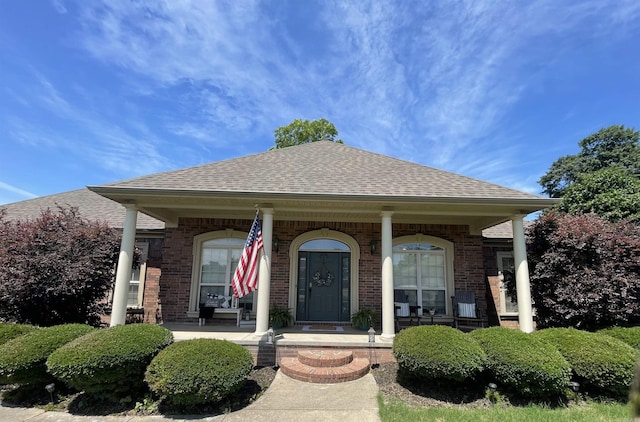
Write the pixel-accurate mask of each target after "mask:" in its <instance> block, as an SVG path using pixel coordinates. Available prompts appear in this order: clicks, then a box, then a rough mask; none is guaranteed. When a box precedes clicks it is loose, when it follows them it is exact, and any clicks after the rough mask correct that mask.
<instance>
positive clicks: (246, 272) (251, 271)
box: [231, 214, 263, 298]
mask: <svg viewBox="0 0 640 422" xmlns="http://www.w3.org/2000/svg"><path fill="white" fill-rule="evenodd" d="M262 247H263V245H262V228H261V227H260V220H259V219H258V214H256V218H254V219H253V224H252V225H251V230H250V231H249V237H247V243H245V245H244V250H243V251H242V256H241V257H240V261H239V262H238V266H237V267H236V271H235V272H234V273H233V281H232V282H231V285H232V286H233V293H234V294H235V296H236V297H237V298H241V297H242V296H245V295H247V294H249V293H251V292H252V291H254V290H256V289H257V288H258V256H259V254H260V249H262Z"/></svg>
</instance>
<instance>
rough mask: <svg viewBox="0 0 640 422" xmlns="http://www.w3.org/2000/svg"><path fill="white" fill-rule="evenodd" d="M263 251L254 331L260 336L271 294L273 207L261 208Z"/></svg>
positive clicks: (265, 322) (265, 328)
mask: <svg viewBox="0 0 640 422" xmlns="http://www.w3.org/2000/svg"><path fill="white" fill-rule="evenodd" d="M261 210H262V242H263V244H264V248H263V250H262V251H263V253H262V254H261V256H260V267H259V270H258V290H257V291H256V293H257V294H258V304H257V309H256V332H255V335H257V336H262V335H264V334H265V333H266V332H267V330H268V329H269V300H270V294H271V248H272V242H271V239H272V238H273V208H262V209H261Z"/></svg>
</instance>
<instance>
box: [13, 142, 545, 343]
mask: <svg viewBox="0 0 640 422" xmlns="http://www.w3.org/2000/svg"><path fill="white" fill-rule="evenodd" d="M96 194H97V195H96ZM67 195H69V197H68V198H65V199H68V201H69V202H68V203H70V204H73V199H74V198H73V197H72V196H73V195H78V196H77V198H81V199H82V200H83V201H85V200H87V199H88V196H87V195H91V197H93V198H100V199H99V202H100V203H102V204H103V205H101V206H102V207H107V205H106V204H108V207H109V209H110V211H109V212H107V211H104V212H103V213H102V215H104V216H108V217H113V221H114V222H115V221H118V223H119V224H120V225H119V227H122V229H123V242H122V252H121V254H120V262H119V265H118V268H119V270H118V273H117V275H116V288H115V292H114V298H113V313H112V319H111V323H112V324H119V323H123V322H124V319H125V315H126V309H127V305H128V304H129V305H131V304H133V303H134V302H136V300H137V303H138V304H139V305H140V306H143V307H144V308H145V312H146V313H147V315H146V317H145V318H146V319H148V320H149V321H151V322H153V321H155V318H156V314H157V315H158V318H162V320H163V321H164V322H194V323H195V322H196V321H197V319H198V316H199V309H200V307H201V306H202V304H203V303H204V302H205V301H206V298H207V295H208V294H216V295H222V296H231V295H232V290H231V286H230V280H231V275H232V273H233V270H234V268H235V265H236V263H237V261H238V258H239V256H240V254H241V252H242V249H243V246H244V243H245V240H246V238H247V234H248V231H249V229H250V226H251V223H252V220H253V218H254V216H255V215H256V212H258V213H259V216H260V220H261V222H262V234H263V239H264V245H265V248H264V254H263V255H262V257H261V260H260V263H259V281H258V290H257V292H254V293H252V294H250V295H248V296H245V297H243V298H241V299H240V300H239V305H240V306H241V307H242V308H243V309H245V310H247V311H248V312H250V314H251V317H252V318H255V321H256V329H255V333H256V334H257V335H262V334H264V333H265V332H266V331H267V328H268V323H269V321H268V310H269V306H270V305H272V304H280V305H283V306H286V307H289V308H291V309H292V311H293V314H294V317H295V320H296V321H297V322H313V323H325V322H331V323H338V324H340V323H343V324H348V323H349V320H350V315H351V314H352V313H353V312H355V311H356V310H358V309H360V308H365V307H366V308H371V309H374V310H375V311H376V313H377V314H378V315H380V316H381V321H382V338H385V339H391V338H393V336H394V334H395V324H394V317H395V313H396V310H395V305H394V293H395V291H397V290H401V291H403V294H405V295H406V297H408V300H409V302H410V304H412V305H414V306H415V305H418V306H422V308H423V309H434V310H435V313H436V318H438V322H441V323H447V322H451V321H452V318H453V309H452V303H451V299H450V298H451V296H452V295H453V294H454V292H456V291H458V290H465V291H473V292H475V294H476V297H477V299H478V307H479V308H480V310H481V311H483V312H482V313H483V314H484V315H491V312H490V311H491V309H492V307H494V306H495V305H494V302H495V301H494V300H493V299H492V295H488V294H487V292H488V289H487V274H488V273H489V272H491V271H494V272H495V270H490V271H487V270H486V268H485V265H491V262H490V259H487V256H486V254H488V253H491V251H492V250H493V251H495V252H506V253H509V252H510V253H511V256H512V258H511V259H513V265H514V267H515V268H516V271H515V273H516V280H517V285H518V305H517V306H518V313H517V318H518V326H519V328H520V329H521V330H523V331H527V332H528V331H531V330H532V329H533V320H532V312H531V300H530V292H529V280H528V269H527V261H526V252H525V243H524V230H523V217H524V216H526V215H527V214H530V213H532V212H535V211H538V210H541V209H543V208H546V207H548V206H551V205H553V204H554V203H555V200H552V199H547V198H542V197H539V196H536V195H531V194H528V193H524V192H520V191H517V190H513V189H509V188H505V187H502V186H499V185H495V184H491V183H487V182H483V181H480V180H475V179H471V178H468V177H464V176H461V175H457V174H453V173H450V172H445V171H441V170H437V169H434V168H431V167H426V166H422V165H419V164H415V163H411V162H407V161H403V160H398V159H395V158H391V157H388V156H384V155H380V154H375V153H371V152H368V151H364V150H361V149H356V148H353V147H349V146H346V145H342V144H336V143H333V142H329V141H321V142H314V143H310V144H304V145H300V146H295V147H289V148H284V149H279V150H272V151H267V152H264V153H260V154H255V155H249V156H245V157H240V158H235V159H230V160H225V161H219V162H213V163H209V164H205V165H201V166H197V167H192V168H187V169H182V170H177V171H171V172H165V173H159V174H152V175H148V176H143V177H139V178H135V179H131V180H125V181H120V182H116V183H111V184H107V185H101V186H91V187H89V188H88V189H82V190H79V191H73V193H68V194H67ZM54 197H55V195H54ZM58 199H60V198H58ZM32 201H38V199H36V200H32ZM28 202H29V201H23V202H22V203H17V204H10V205H9V206H6V207H5V208H7V209H9V210H11V209H12V207H16V205H18V208H19V206H20V204H22V206H23V208H24V204H26V203H28ZM57 202H59V203H65V202H64V200H63V201H57ZM118 204H121V205H122V206H124V209H123V208H122V207H121V206H119V205H118ZM111 207H115V208H111ZM116 209H118V210H119V212H120V214H119V217H118V220H117V219H116V218H115V215H114V214H113V213H114V212H116V211H115V210H116ZM84 211H85V210H84V209H82V215H84V216H85V217H88V215H87V214H86V213H85V212H84ZM505 222H509V223H510V224H511V225H512V227H513V235H512V236H511V238H508V239H506V240H505V241H504V242H503V243H502V244H501V245H500V246H499V247H498V246H497V245H496V244H494V245H493V246H487V245H491V242H492V240H491V239H495V238H491V237H486V236H483V231H484V230H487V229H488V228H491V227H494V226H496V225H500V224H502V223H505ZM485 233H486V232H485ZM136 241H138V242H140V243H139V245H142V246H144V245H146V251H147V252H146V253H147V254H148V259H147V260H146V268H143V269H142V271H140V273H141V274H143V275H142V277H144V280H141V279H137V280H136V275H135V273H134V275H133V283H131V279H132V276H131V274H130V271H127V270H126V269H127V268H130V267H131V265H130V263H131V259H132V255H133V248H134V246H135V244H136ZM494 243H495V242H494ZM492 247H493V248H494V249H491V248H492ZM496 247H498V249H500V250H498V249H495V248H496ZM494 266H495V264H494ZM496 276H497V275H493V277H496ZM136 283H137V286H138V287H137V289H134V288H133V287H132V286H134V285H136ZM140 286H143V287H142V288H140ZM153 289H157V295H156V294H155V293H154V292H153ZM134 290H135V291H134ZM489 290H490V289H489ZM143 292H144V295H143ZM487 298H489V300H487ZM153 302H155V303H153ZM156 309H157V312H156ZM494 313H495V312H494ZM494 318H495V315H494ZM494 322H495V321H494Z"/></svg>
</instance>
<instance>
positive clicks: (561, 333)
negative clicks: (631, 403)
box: [533, 328, 637, 397]
mask: <svg viewBox="0 0 640 422" xmlns="http://www.w3.org/2000/svg"><path fill="white" fill-rule="evenodd" d="M533 335H534V336H536V337H538V338H540V339H542V340H544V341H547V342H549V343H551V344H553V345H554V346H556V347H557V348H558V350H559V351H560V353H562V355H563V356H564V358H565V359H566V360H567V361H568V362H569V364H570V365H571V368H572V370H573V373H574V374H575V376H576V377H577V381H578V382H580V384H581V388H584V389H586V390H593V391H594V392H595V393H598V394H605V395H609V396H612V397H624V396H626V395H627V394H628V393H629V386H630V385H631V381H632V379H633V372H634V368H635V365H636V355H637V350H634V348H633V347H631V346H629V345H628V344H626V343H624V342H623V341H621V340H618V339H617V338H613V337H610V336H608V335H606V334H602V333H590V332H587V331H581V330H576V329H575V328H547V329H544V330H541V331H536V332H535V333H534V334H533Z"/></svg>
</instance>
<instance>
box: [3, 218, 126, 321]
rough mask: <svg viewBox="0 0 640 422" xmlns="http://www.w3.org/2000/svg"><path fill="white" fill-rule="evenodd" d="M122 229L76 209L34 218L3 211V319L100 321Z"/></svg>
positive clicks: (110, 282)
mask: <svg viewBox="0 0 640 422" xmlns="http://www.w3.org/2000/svg"><path fill="white" fill-rule="evenodd" d="M119 247H120V235H119V234H118V232H117V231H116V230H115V229H112V228H110V227H108V226H107V225H106V223H100V222H91V221H88V220H85V219H83V218H81V217H80V215H79V213H78V211H77V209H75V208H69V209H65V208H62V207H60V208H59V209H58V210H57V212H54V211H51V210H46V211H43V212H42V213H41V215H40V216H39V217H38V218H37V219H35V220H29V221H5V220H4V219H3V215H2V214H0V320H4V321H15V322H20V323H28V324H34V325H41V326H50V325H56V324H62V323H89V324H92V325H97V324H98V323H99V316H100V314H101V311H102V309H101V306H100V302H101V301H102V300H103V299H104V298H105V296H106V294H107V293H108V292H109V291H110V289H111V288H112V284H113V276H114V272H113V270H114V268H115V265H116V263H117V258H118V251H119Z"/></svg>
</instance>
